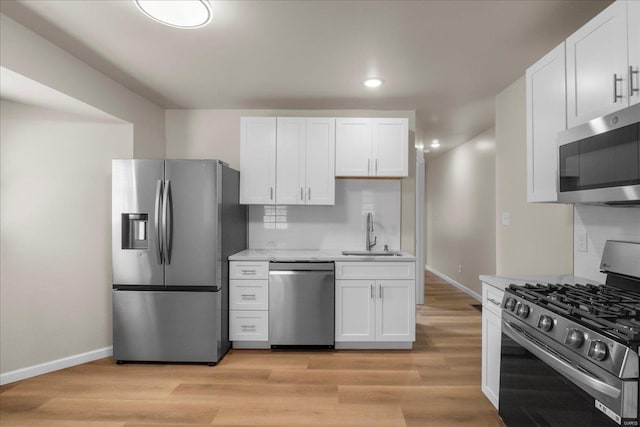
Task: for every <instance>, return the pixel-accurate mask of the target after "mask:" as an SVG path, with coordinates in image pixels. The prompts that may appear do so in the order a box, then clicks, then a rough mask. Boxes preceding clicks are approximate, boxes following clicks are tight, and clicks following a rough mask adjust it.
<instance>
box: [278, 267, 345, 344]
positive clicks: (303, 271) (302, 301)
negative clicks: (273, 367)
mask: <svg viewBox="0 0 640 427" xmlns="http://www.w3.org/2000/svg"><path fill="white" fill-rule="evenodd" d="M334 310H335V273H334V264H333V262H272V263H269V344H270V345H271V347H272V348H278V347H287V346H318V347H327V348H332V347H333V345H334V337H335V329H334Z"/></svg>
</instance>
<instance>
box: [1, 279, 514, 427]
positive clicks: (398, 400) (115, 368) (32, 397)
mask: <svg viewBox="0 0 640 427" xmlns="http://www.w3.org/2000/svg"><path fill="white" fill-rule="evenodd" d="M425 287H426V289H425V295H426V298H425V300H426V304H425V305H424V306H422V307H420V308H419V309H418V315H417V333H416V334H417V341H416V343H415V346H414V349H413V350H411V351H333V352H331V351H328V352H321V351H317V352H310V351H299V352H298V351H279V352H271V351H268V350H264V351H262V350H260V351H258V350H232V351H231V352H230V353H229V354H227V355H226V356H225V358H224V359H223V360H222V362H221V363H220V364H219V365H218V366H217V367H208V366H200V365H162V364H155V365H154V364H125V365H116V364H114V363H113V361H112V360H111V358H107V359H102V360H98V361H96V362H92V363H87V364H84V365H80V366H76V367H73V368H69V369H65V370H61V371H57V372H53V373H50V374H47V375H42V376H39V377H36V378H31V379H28V380H25V381H21V382H18V383H14V384H9V385H6V386H3V387H1V388H0V425H2V426H3V427H4V426H58V425H60V426H78V427H80V426H82V427H84V426H89V427H91V426H109V427H111V426H113V427H116V426H126V427H132V426H140V427H142V426H149V427H150V426H158V425H163V426H165V427H166V426H169V425H174V426H178V425H179V426H187V425H188V426H197V425H211V424H213V425H216V426H222V425H227V426H239V425H243V426H256V425H259V426H276V425H277V426H283V425H286V426H320V425H324V426H367V427H368V426H405V425H406V426H425V427H429V426H437V427H448V426H460V427H463V426H473V427H485V426H487V427H488V426H493V427H498V426H501V425H502V424H501V422H500V421H499V417H498V415H497V413H496V411H495V409H494V408H493V406H491V404H490V403H489V401H488V400H487V399H486V398H485V397H484V395H483V394H482V392H481V391H480V343H481V332H480V330H481V314H480V312H479V311H477V310H476V309H474V308H472V307H471V304H476V303H477V302H476V301H475V300H474V299H472V298H470V297H469V296H467V295H466V294H464V293H462V292H460V291H458V290H457V289H455V288H453V287H451V286H450V285H448V284H446V283H445V282H443V281H441V280H440V279H438V278H437V277H436V276H433V275H431V274H429V273H428V274H427V281H426V286H425Z"/></svg>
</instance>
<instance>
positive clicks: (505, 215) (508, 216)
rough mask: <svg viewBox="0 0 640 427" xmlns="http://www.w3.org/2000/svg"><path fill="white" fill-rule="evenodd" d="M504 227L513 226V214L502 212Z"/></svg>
mask: <svg viewBox="0 0 640 427" xmlns="http://www.w3.org/2000/svg"><path fill="white" fill-rule="evenodd" d="M502 225H511V212H502Z"/></svg>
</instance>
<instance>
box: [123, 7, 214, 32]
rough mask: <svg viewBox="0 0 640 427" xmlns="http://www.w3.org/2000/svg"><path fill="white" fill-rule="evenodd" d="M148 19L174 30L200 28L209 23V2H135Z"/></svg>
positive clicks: (210, 15) (210, 14)
mask: <svg viewBox="0 0 640 427" xmlns="http://www.w3.org/2000/svg"><path fill="white" fill-rule="evenodd" d="M135 3H136V6H138V9H140V11H142V13H144V14H145V15H147V16H148V17H149V18H151V19H153V20H154V21H158V22H160V23H162V24H165V25H168V26H170V27H176V28H200V27H204V26H205V25H207V24H208V23H209V22H210V21H211V17H212V13H211V4H209V0H135Z"/></svg>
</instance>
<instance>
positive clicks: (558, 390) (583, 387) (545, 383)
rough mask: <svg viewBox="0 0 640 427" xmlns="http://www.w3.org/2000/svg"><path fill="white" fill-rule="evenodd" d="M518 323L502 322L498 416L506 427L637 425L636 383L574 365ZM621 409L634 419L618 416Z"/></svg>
mask: <svg viewBox="0 0 640 427" xmlns="http://www.w3.org/2000/svg"><path fill="white" fill-rule="evenodd" d="M518 323H519V322H517V321H513V320H510V318H506V319H504V320H503V322H502V350H501V353H502V354H501V361H500V408H499V413H500V416H501V417H502V419H503V421H504V422H505V424H506V425H507V426H508V427H529V426H532V427H533V426H535V427H607V426H620V425H623V426H637V425H638V419H637V399H638V397H637V396H638V394H637V390H638V381H637V379H636V380H635V381H633V382H629V381H626V382H625V381H622V380H621V379H619V378H616V377H614V376H612V375H611V374H608V373H606V372H604V371H603V372H598V373H597V374H595V373H594V372H592V371H594V369H593V368H595V366H590V367H589V369H590V370H587V369H586V368H583V367H581V366H580V365H579V364H575V363H572V362H571V361H570V360H569V359H568V358H566V357H565V355H563V354H561V353H560V352H556V351H555V350H552V349H551V348H549V347H548V346H547V345H545V344H544V343H543V342H542V340H540V339H538V338H543V337H540V336H539V335H538V338H537V337H536V335H537V332H536V331H527V332H525V328H526V326H523V325H522V324H518ZM520 326H522V327H520ZM625 398H626V399H627V402H625ZM631 400H633V401H634V402H635V403H632V406H633V407H632V408H630V407H629V402H628V401H631ZM623 405H624V406H625V409H624V410H625V411H627V412H628V411H634V412H633V416H632V417H629V416H628V415H629V414H627V417H626V418H622V417H621V416H620V414H621V413H622V412H623V409H622V406H623Z"/></svg>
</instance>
